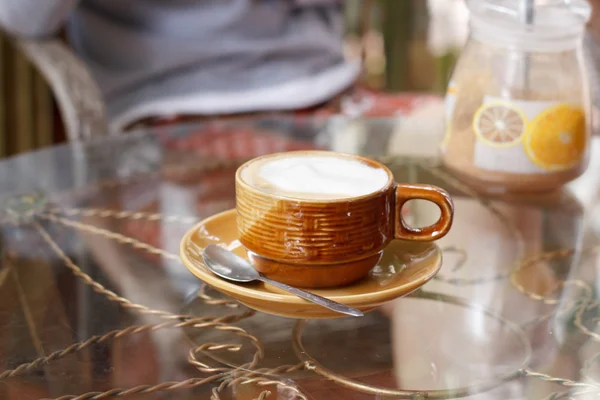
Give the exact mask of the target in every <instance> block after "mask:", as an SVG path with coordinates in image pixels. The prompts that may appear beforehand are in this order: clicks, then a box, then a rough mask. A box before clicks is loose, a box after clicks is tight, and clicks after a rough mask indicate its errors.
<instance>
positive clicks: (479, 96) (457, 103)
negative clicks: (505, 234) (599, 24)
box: [441, 0, 591, 192]
mask: <svg viewBox="0 0 600 400" xmlns="http://www.w3.org/2000/svg"><path fill="white" fill-rule="evenodd" d="M523 3H524V2H523V1H522V0H470V1H467V4H468V6H469V9H470V11H471V18H470V36H469V39H468V41H467V43H466V45H465V48H464V49H463V51H462V53H461V56H460V58H459V60H458V63H457V65H456V68H455V71H454V74H453V77H452V79H451V82H450V84H449V87H448V91H447V95H446V129H447V131H446V136H445V138H444V141H443V142H442V145H441V152H442V160H443V162H444V164H445V165H446V166H447V167H448V168H449V169H451V170H452V171H453V172H455V173H456V174H457V175H459V177H462V178H463V179H464V180H466V181H468V182H470V183H472V184H475V185H476V186H478V187H480V188H481V189H483V190H485V191H488V192H507V191H508V192H531V191H547V190H553V189H557V188H559V187H561V186H562V185H564V184H565V183H566V182H569V181H571V180H573V179H575V178H576V177H578V176H579V175H580V174H581V173H582V172H583V171H584V169H585V167H586V166H587V158H588V150H589V143H590V131H591V124H590V118H589V116H590V94H589V91H588V85H587V82H586V75H585V72H584V65H583V56H582V53H583V52H582V41H583V34H584V31H585V24H586V23H587V20H588V19H589V15H590V8H589V5H588V4H587V2H586V1H585V0H571V1H569V0H560V1H559V0H554V1H553V0H546V1H543V0H538V1H536V2H535V8H534V14H533V15H534V18H533V21H532V20H531V19H529V20H528V22H523V19H522V18H521V17H522V10H521V9H520V6H521V5H522V4H523Z"/></svg>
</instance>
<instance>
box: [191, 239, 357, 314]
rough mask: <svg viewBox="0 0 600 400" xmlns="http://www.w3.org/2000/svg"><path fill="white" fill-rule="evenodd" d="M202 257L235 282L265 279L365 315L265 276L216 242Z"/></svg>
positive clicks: (324, 303) (327, 305)
mask: <svg viewBox="0 0 600 400" xmlns="http://www.w3.org/2000/svg"><path fill="white" fill-rule="evenodd" d="M202 258H203V259H204V263H205V264H206V267H207V268H208V269H209V270H211V271H212V272H213V273H214V274H215V275H217V276H220V277H221V278H224V279H227V280H230V281H233V282H252V281H263V282H265V283H268V284H270V285H273V286H276V287H278V288H280V289H283V290H285V291H287V292H290V293H293V294H295V295H296V296H298V297H301V298H303V299H305V300H308V301H310V302H313V303H315V304H319V305H321V306H323V307H325V308H328V309H330V310H333V311H336V312H339V313H342V314H347V315H352V316H353V317H362V316H363V315H364V314H363V313H362V312H361V311H359V310H357V309H354V308H352V307H348V306H346V305H344V304H341V303H337V302H335V301H332V300H329V299H326V298H325V297H321V296H317V295H316V294H313V293H309V292H306V291H304V290H300V289H298V288H295V287H292V286H289V285H286V284H285V283H281V282H277V281H273V280H271V279H269V278H265V277H264V276H263V275H261V274H260V273H259V272H258V271H256V270H255V269H254V268H253V267H252V265H251V264H250V263H249V262H248V261H246V260H245V259H243V258H242V257H240V256H238V255H237V254H235V253H232V252H231V251H229V250H226V249H224V248H222V247H219V246H216V245H214V244H210V245H208V246H206V247H205V248H204V251H203V252H202Z"/></svg>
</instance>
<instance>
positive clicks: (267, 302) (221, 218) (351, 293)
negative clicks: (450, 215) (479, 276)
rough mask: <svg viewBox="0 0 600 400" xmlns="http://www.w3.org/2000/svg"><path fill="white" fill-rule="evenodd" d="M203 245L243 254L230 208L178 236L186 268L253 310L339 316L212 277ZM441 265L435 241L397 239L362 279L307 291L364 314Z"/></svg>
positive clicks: (260, 287) (256, 286)
mask: <svg viewBox="0 0 600 400" xmlns="http://www.w3.org/2000/svg"><path fill="white" fill-rule="evenodd" d="M208 244H219V245H222V246H223V247H225V248H227V249H229V250H232V251H234V252H235V253H237V254H239V255H241V256H243V257H246V258H247V254H246V249H244V247H243V246H242V245H241V243H240V242H239V241H238V234H237V226H236V212H235V210H229V211H225V212H223V213H220V214H217V215H214V216H212V217H210V218H207V219H205V220H204V221H202V222H200V223H199V224H198V225H196V226H195V227H193V228H192V229H190V230H189V231H188V232H187V233H186V235H185V236H184V237H183V239H182V240H181V244H180V251H179V252H180V255H181V259H182V261H183V263H184V264H185V266H186V267H187V268H188V269H189V270H190V272H191V273H192V274H194V275H195V276H196V277H197V278H198V279H200V280H202V281H204V282H206V283H207V284H208V285H210V286H212V287H213V288H215V289H216V290H218V291H220V292H222V293H225V294H226V295H229V296H231V297H233V298H235V299H237V300H238V301H240V302H241V303H242V304H244V305H246V306H248V307H250V308H253V309H255V310H258V311H262V312H265V313H269V314H274V315H279V316H283V317H288V318H307V319H312V318H338V317H341V315H340V314H337V313H335V312H333V311H330V310H328V309H326V308H323V307H321V306H319V305H316V304H313V303H310V302H308V301H305V300H303V299H300V298H298V297H296V296H294V295H292V294H288V293H287V292H284V291H282V290H280V289H277V288H274V287H272V286H270V285H267V284H264V283H262V282H257V283H250V284H238V283H232V282H229V281H226V280H224V279H222V278H219V277H217V276H216V275H213V274H212V273H211V272H210V271H208V270H207V269H206V267H205V266H204V263H203V262H202V256H201V254H202V249H203V248H204V246H206V245H208ZM441 265H442V254H441V251H440V249H439V248H438V247H437V246H436V245H435V244H433V243H429V242H404V241H399V240H396V241H393V242H392V243H391V244H390V245H389V246H388V247H386V249H385V250H384V252H383V257H382V258H381V261H380V262H379V264H378V265H377V266H376V267H375V268H373V270H371V272H370V273H369V276H368V277H367V278H365V279H363V280H361V281H359V282H356V283H354V284H352V285H349V286H344V287H337V288H330V289H311V291H312V292H314V293H316V294H318V295H321V296H324V297H327V298H330V299H332V300H335V301H338V302H341V303H344V304H347V305H349V306H351V307H355V308H358V309H359V310H361V311H365V312H366V311H371V310H373V309H374V308H376V307H378V306H380V305H381V304H383V303H385V302H388V301H390V300H393V299H396V298H398V297H402V296H405V295H407V294H409V293H411V292H413V291H414V290H416V289H418V288H419V287H421V286H423V285H424V284H425V283H427V282H428V281H429V280H431V279H432V278H433V277H434V276H435V275H436V274H437V273H438V271H439V270H440V267H441Z"/></svg>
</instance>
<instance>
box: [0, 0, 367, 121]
mask: <svg viewBox="0 0 600 400" xmlns="http://www.w3.org/2000/svg"><path fill="white" fill-rule="evenodd" d="M342 14H343V0H0V27H1V28H3V29H4V30H6V31H7V32H8V33H9V34H11V35H14V36H18V37H34V38H44V37H50V36H54V35H57V34H58V33H59V32H60V31H61V30H62V29H63V27H64V28H65V31H66V33H67V36H68V38H69V41H70V44H71V46H72V47H73V48H74V50H75V52H76V53H77V54H78V55H79V56H80V57H81V58H82V59H83V60H84V61H85V62H86V64H87V65H88V67H89V68H90V71H91V73H92V75H93V76H94V78H95V79H96V81H97V83H98V84H99V86H100V89H101V91H102V93H103V96H104V100H105V101H106V104H107V108H108V112H109V116H110V118H111V123H112V129H113V130H122V129H123V128H124V127H126V126H129V125H131V124H132V123H135V122H136V121H140V120H145V119H148V118H157V117H162V118H164V117H171V116H177V115H231V114H240V113H249V112H260V111H278V110H295V109H302V108H309V107H313V106H316V105H319V104H323V103H325V102H327V101H328V100H330V99H332V98H334V97H336V95H338V94H340V93H341V92H343V91H344V90H345V89H347V88H349V87H350V86H351V85H352V84H353V82H354V81H355V80H356V79H357V77H358V75H359V71H360V65H359V63H358V62H356V63H349V62H346V61H345V60H344V57H343V52H342V50H343V45H342V40H343V39H342V38H343V31H344V28H343V15H342Z"/></svg>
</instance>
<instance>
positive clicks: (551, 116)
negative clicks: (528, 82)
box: [523, 104, 587, 171]
mask: <svg viewBox="0 0 600 400" xmlns="http://www.w3.org/2000/svg"><path fill="white" fill-rule="evenodd" d="M586 132H587V130H586V121H585V112H584V110H583V109H582V108H581V107H580V106H576V105H570V104H559V105H556V106H553V107H550V108H548V109H546V110H544V111H542V112H541V113H540V114H538V116H536V117H535V118H534V119H533V121H531V124H530V125H529V127H528V129H527V133H526V134H525V139H524V142H523V145H524V147H525V152H526V153H527V156H528V157H529V159H530V160H531V161H533V162H534V163H535V164H537V165H539V166H540V167H542V168H544V169H546V170H549V171H556V170H565V169H568V168H570V167H572V166H574V165H576V164H578V163H579V162H580V161H581V158H582V157H583V155H584V153H585V148H586V141H587V135H586Z"/></svg>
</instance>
